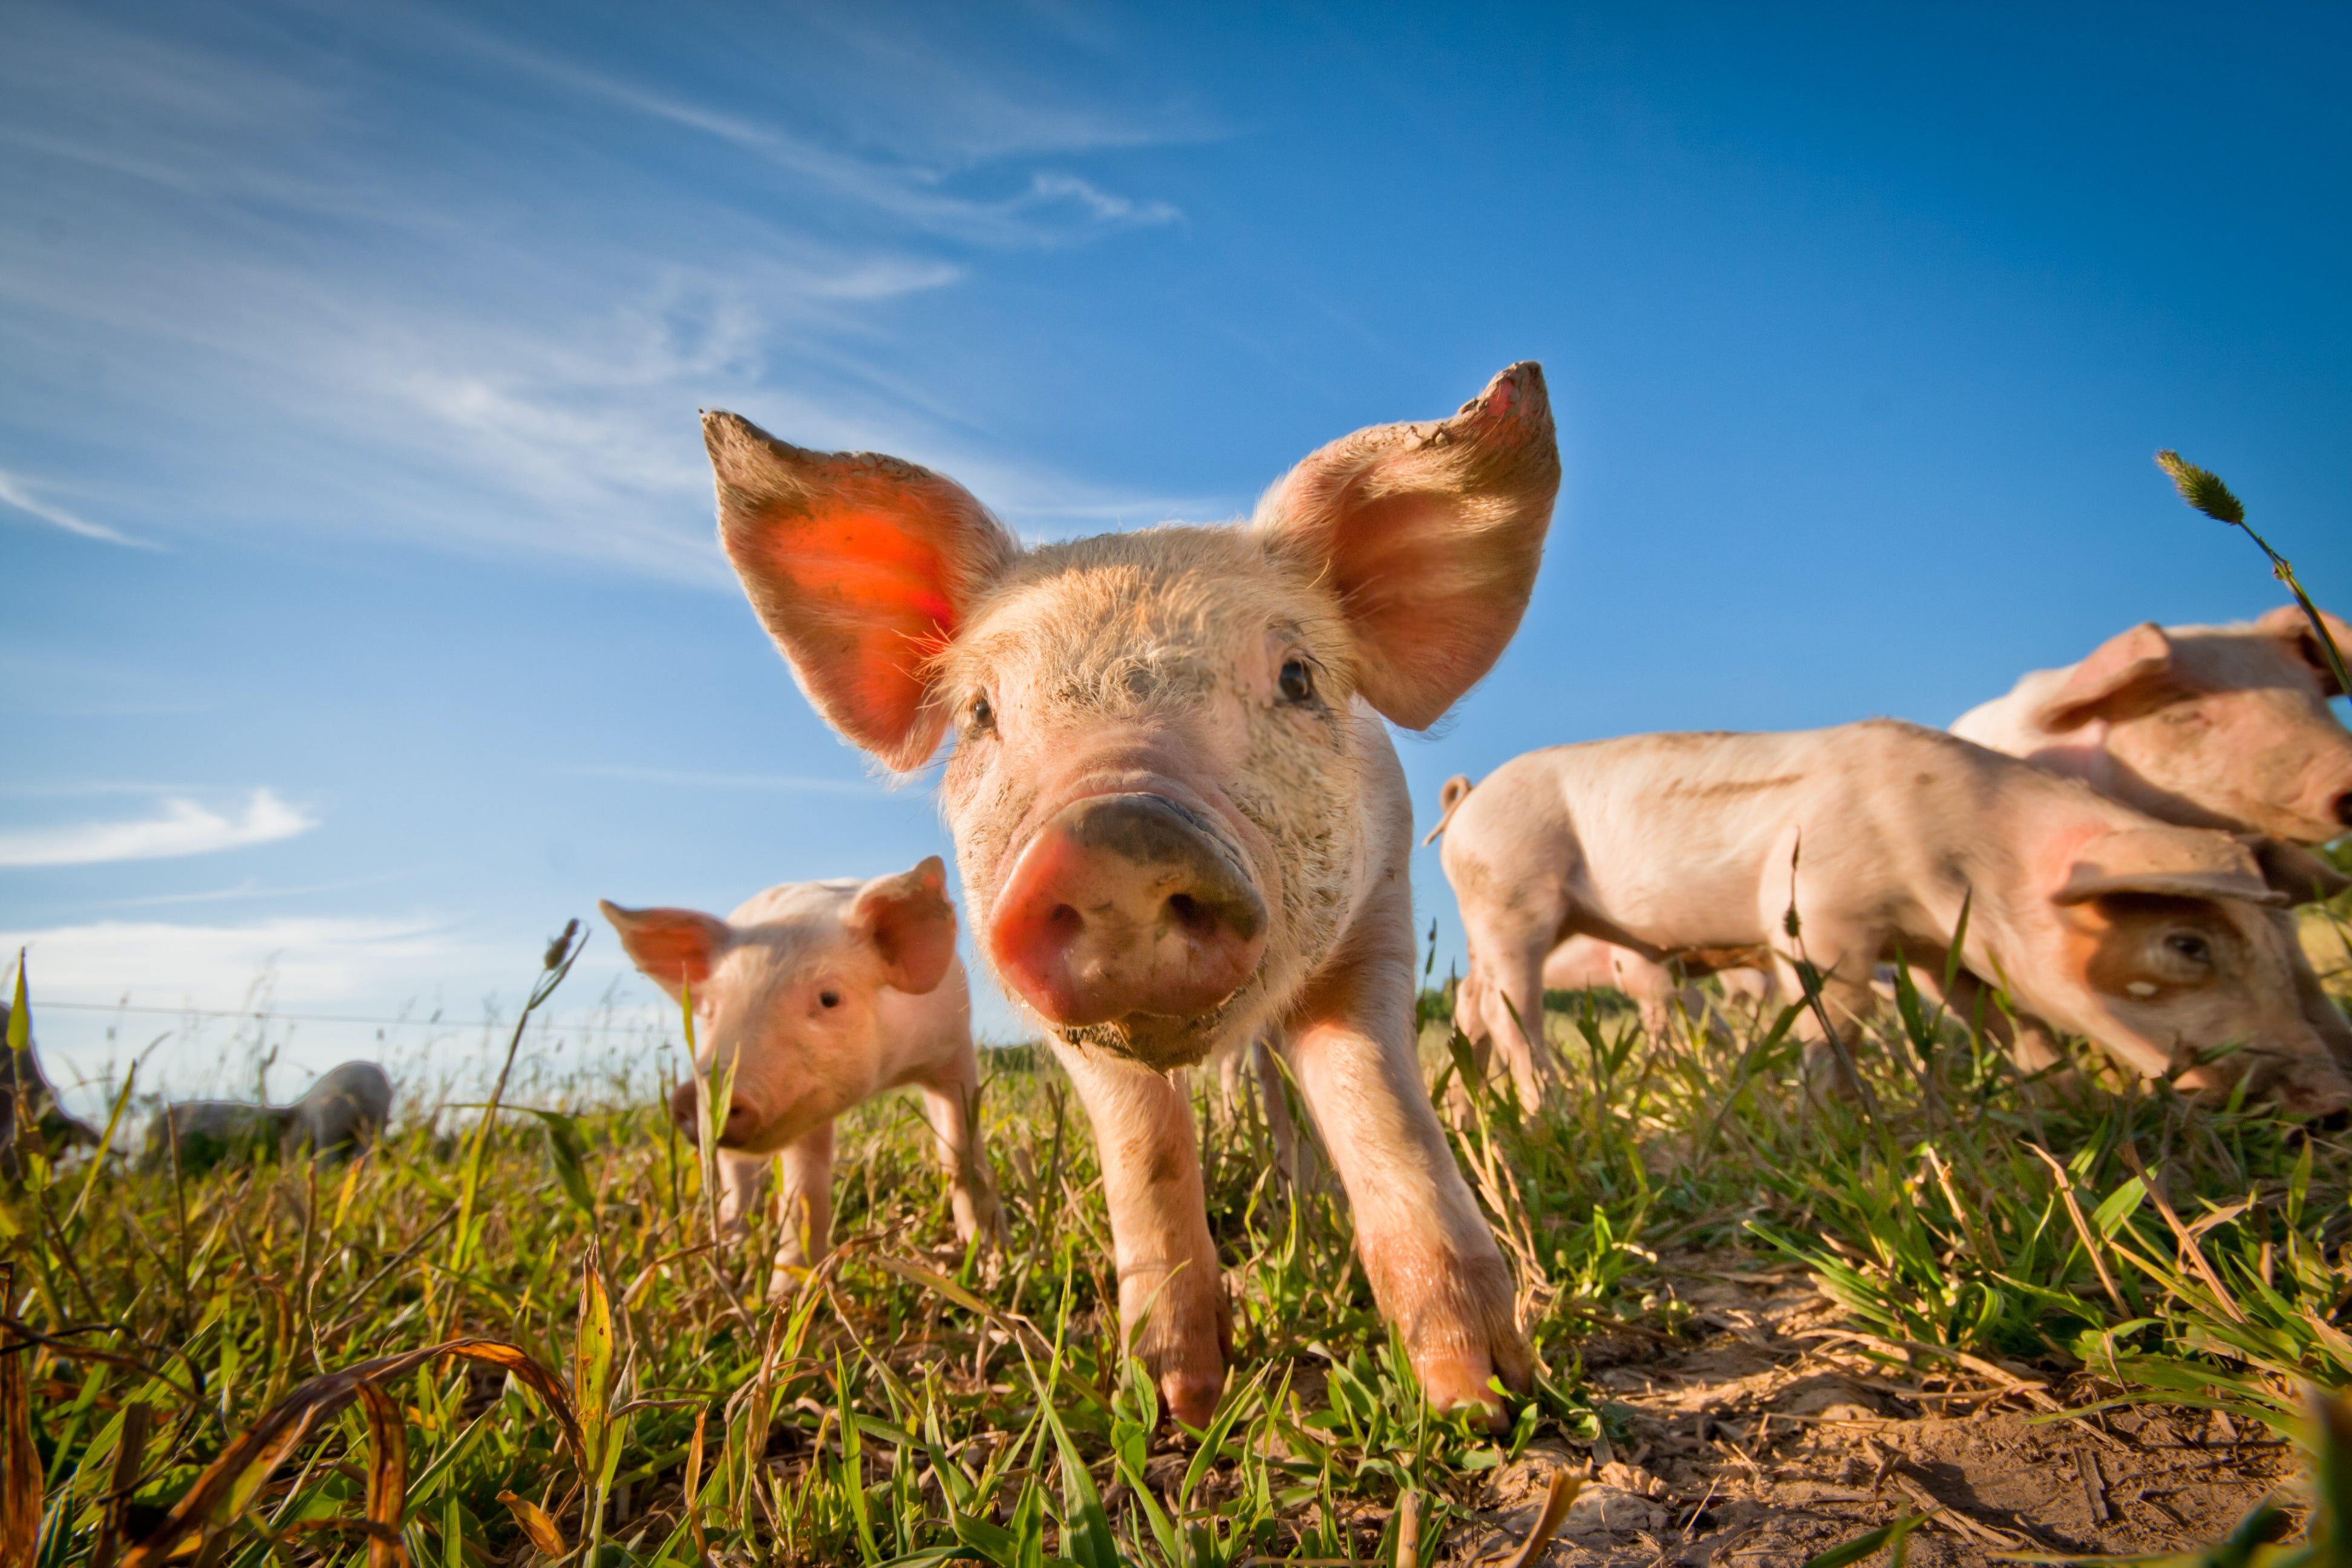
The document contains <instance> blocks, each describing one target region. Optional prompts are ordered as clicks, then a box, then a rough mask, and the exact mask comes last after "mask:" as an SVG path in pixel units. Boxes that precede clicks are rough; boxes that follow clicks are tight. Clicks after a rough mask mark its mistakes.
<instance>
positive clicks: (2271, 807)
mask: <svg viewBox="0 0 2352 1568" xmlns="http://www.w3.org/2000/svg"><path fill="white" fill-rule="evenodd" d="M2326 622H2327V628H2328V631H2329V632H2330V634H2331V635H2333V636H2334V637H2335V638H2336V646H2337V647H2339V648H2342V649H2346V650H2352V625H2347V623H2346V622H2344V621H2343V620H2341V619H2339V618H2337V617H2336V616H2326ZM2342 695H2343V693H2342V692H2341V691H2339V690H2337V689H2336V677H2335V676H2334V674H2333V673H2331V672H2330V671H2329V669H2328V668H2327V660H2326V656H2325V655H2324V654H2323V653H2322V652H2321V650H2320V647H2319V639H2318V638H2317V637H2315V635H2314V634H2313V632H2312V629H2311V623H2310V622H2309V621H2308V620H2307V619H2305V616H2304V613H2303V611H2302V610H2301V609H2299V608H2297V607H2296V606H2294V605H2285V606H2284V607H2282V608H2279V609H2275V610H2272V611H2270V612H2268V613H2267V614H2265V615H2264V616H2262V617H2261V618H2260V619H2259V620H2256V621H2255V622H2254V623H2253V624H2252V625H2251V626H2170V627H2167V626H2158V625H2156V624H2155V623H2154V622H2152V621H2150V622H2146V623H2143V624H2142V625H2140V626H2134V627H2132V628H2131V630H2129V631H2127V632H2123V633H2121V634H2119V635H2117V636H2116V637H2111V638H2109V639H2108V640H2107V641H2106V642H2105V643H2103V644H2102V645H2100V647H2098V649H2097V650H2096V651H2095V652H2094V653H2093V654H2092V655H2091V657H2090V658H2086V659H2084V661H2083V662H2082V663H2080V664H2076V665H2070V666H2068V667H2067V668H2063V669H2037V670H2035V671H2033V672H2032V674H2030V675H2028V676H2026V677H2025V678H2024V679H2021V680H2020V681H2019V682H2018V683H2017V686H2016V688H2015V689H2013V690H2011V692H2010V693H2009V695H2008V696H2006V697H2001V698H1998V699H1996V700H1993V701H1990V702H1988V703H1985V704H1984V705H1983V706H1981V707H1979V708H1974V709H1971V710H1969V712H1967V713H1965V714H1963V715H1961V717H1960V720H1959V721H1958V723H1956V724H1954V725H1953V726H1952V733H1953V734H1955V735H1958V736H1961V737H1963V738H1965V739H1967V740H1970V741H1974V742H1977V743H1978V744H1979V745H1980V746H1990V747H1991V748H1992V749H1993V750H1994V751H1996V752H2008V753H2009V754H2010V755H2011V756H2014V757H2023V758H2024V759H2025V760H2026V761H2027V762H2030V763H2033V764H2034V765H2035V766H2037V767H2042V768H2046V769H2048V770H2049V771H2050V772H2052V773H2063V774H2066V775H2067V776H2069V777H2072V778H2078V779H2081V780H2083V781H2084V783H2086V784H2089V785H2090V786H2091V787H2092V788H2093V789H2095V790H2097V791H2098V792H2099V793H2100V794H2101V795H2113V796H2114V797H2115V798H2116V799H2117V800H2120V801H2122V802H2123V803H2124V804H2125V805H2132V806H2137V807H2138V808H2139V809H2140V810H2142V811H2144V812H2146V813H2147V814H2148V815H2149V816H2153V817H2155V818H2157V819H2158V821H2162V822H2172V823H2178V824H2179V825H2180V826H2185V827H2220V828H2225V829H2230V830H2233V831H2238V832H2246V833H2263V834H2268V835H2270V836H2271V837H2274V838H2284V839H2287V840H2289V841H2290V842H2293V843H2297V844H2317V843H2321V842H2323V841H2325V840H2326V839H2330V838H2333V837H2336V835H2338V834H2340V833H2342V832H2343V831H2344V830H2345V829H2346V828H2347V827H2352V731H2346V729H2345V728H2344V725H2343V724H2342V723H2341V722H2340V721H2338V720H2337V719H2336V714H2335V711H2334V710H2332V709H2331V708H2329V706H2328V699H2330V698H2332V697H2340V696H2342ZM2280 890H2281V891H2282V892H2287V893H2291V894H2293V895H2294V896H2295V897H2297V898H2308V897H2309V896H2310V893H2311V889H2309V888H2308V887H2292V888H2282V889H2280Z"/></svg>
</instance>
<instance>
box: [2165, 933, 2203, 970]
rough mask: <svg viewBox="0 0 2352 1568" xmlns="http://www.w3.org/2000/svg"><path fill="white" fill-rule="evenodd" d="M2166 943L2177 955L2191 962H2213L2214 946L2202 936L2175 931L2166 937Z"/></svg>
mask: <svg viewBox="0 0 2352 1568" xmlns="http://www.w3.org/2000/svg"><path fill="white" fill-rule="evenodd" d="M2164 945H2165V946H2167V947H2168V948H2170V949H2171V950H2172V952H2174V954H2175V955H2177V956H2179V957H2181V958H2185V959H2187V960H2188V961H2189V963H2212V962H2213V949H2212V946H2211V944H2210V943H2209V942H2206V940H2205V939H2204V938H2203V937H2201V936H2192V935H2190V934H2189V932H2187V931H2174V932H2173V933H2172V934H2171V935H2170V936H2168V937H2166V938H2165V939H2164Z"/></svg>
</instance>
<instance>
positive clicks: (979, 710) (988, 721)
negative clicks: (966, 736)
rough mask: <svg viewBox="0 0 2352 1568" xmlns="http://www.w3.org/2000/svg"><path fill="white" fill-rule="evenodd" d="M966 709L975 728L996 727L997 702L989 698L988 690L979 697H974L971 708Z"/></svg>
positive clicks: (991, 728) (990, 728)
mask: <svg viewBox="0 0 2352 1568" xmlns="http://www.w3.org/2000/svg"><path fill="white" fill-rule="evenodd" d="M965 711H966V716H967V717H968V718H969V719H970V721H971V727H972V728H973V729H975V730H993V729H995V728H996V704H995V703H993V702H991V701H990V700H988V693H987V692H985V691H983V692H982V693H980V695H978V696H977V697H974V698H973V699H972V700H971V708H969V709H968V710H965Z"/></svg>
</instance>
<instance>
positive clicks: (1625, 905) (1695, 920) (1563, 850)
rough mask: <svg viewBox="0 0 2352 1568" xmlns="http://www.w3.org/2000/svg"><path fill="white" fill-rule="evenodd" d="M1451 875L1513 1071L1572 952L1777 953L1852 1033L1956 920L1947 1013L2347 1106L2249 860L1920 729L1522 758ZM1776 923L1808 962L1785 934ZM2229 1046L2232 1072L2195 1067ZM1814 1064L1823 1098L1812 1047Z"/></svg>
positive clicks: (1453, 856) (1890, 727) (1794, 990)
mask: <svg viewBox="0 0 2352 1568" xmlns="http://www.w3.org/2000/svg"><path fill="white" fill-rule="evenodd" d="M1800 848H1801V850H1802V855H1801V858H1800V855H1799V851H1800ZM1444 863H1445V870H1446V875H1447V877H1448V878H1449V879H1451V880H1452V881H1453V883H1454V892H1455V894H1456V896H1457V897H1458V898H1459V900H1461V905H1462V918H1463V923H1464V925H1465V927H1466V928H1467V930H1468V932H1469V937H1470V975H1469V978H1468V979H1467V980H1466V981H1465V983H1464V984H1463V988H1462V1002H1461V1009H1460V1010H1461V1012H1462V1014H1463V1016H1464V1024H1463V1027H1464V1031H1465V1033H1467V1034H1469V1035H1471V1036H1472V1037H1473V1038H1480V1037H1484V1038H1487V1039H1490V1040H1492V1041H1493V1042H1495V1043H1496V1045H1498V1046H1500V1047H1502V1048H1503V1049H1504V1051H1505V1053H1506V1054H1507V1056H1509V1057H1511V1058H1513V1066H1514V1070H1515V1071H1517V1070H1519V1067H1518V1058H1524V1057H1527V1056H1529V1055H1530V1054H1531V1053H1530V1051H1529V1048H1528V1044H1527V1042H1526V1041H1525V1040H1524V1039H1523V1038H1522V1037H1521V1036H1520V1035H1519V1033H1518V1030H1517V1027H1516V1026H1515V1024H1514V1021H1513V1019H1512V1016H1511V1014H1512V1011H1513V1009H1516V1010H1517V1016H1519V1017H1521V1018H1525V1019H1528V1020H1534V1019H1536V1018H1538V1017H1539V1016H1540V1015H1539V1014H1538V1012H1537V1011H1536V1009H1537V1008H1538V1006H1539V1005H1540V986H1541V973H1542V970H1543V965H1544V960H1545V956H1546V955H1547V954H1548V953H1549V952H1551V951H1552V950H1553V949H1554V948H1555V947H1557V946H1558V945H1559V943H1560V942H1562V941H1563V940H1565V939H1566V938H1568V937H1570V936H1572V935H1577V934H1584V935H1591V936H1596V937H1600V938H1601V939H1603V940H1604V941H1606V942H1612V943H1614V944H1616V945H1618V946H1620V947H1623V948H1627V949H1630V950H1632V951H1633V952H1636V953H1638V954H1641V955H1642V956H1643V957H1645V958H1648V959H1650V960H1651V961H1653V962H1654V963H1663V962H1664V960H1665V959H1667V958H1669V957H1671V956H1674V955H1675V954H1679V953H1684V952H1697V951H1705V950H1722V949H1730V948H1738V947H1758V948H1765V947H1769V949H1770V950H1771V952H1772V954H1773V963H1774V966H1775V968H1776V970H1777V971H1778V973H1779V977H1780V984H1781V985H1782V987H1783V990H1784V992H1785V993H1786V994H1789V995H1791V996H1794V995H1798V994H1801V991H1800V989H1799V986H1798V984H1797V980H1796V973H1795V970H1794V966H1793V963H1792V960H1794V959H1796V958H1798V957H1800V956H1802V957H1807V958H1810V960H1811V962H1812V963H1814V964H1816V965H1818V966H1819V967H1820V968H1821V969H1822V971H1823V972H1824V974H1825V978H1824V980H1823V982H1822V990H1823V994H1824V1000H1825V1001H1826V1003H1827V1005H1828V1011H1829V1013H1830V1015H1831V1016H1832V1019H1833V1020H1834V1021H1836V1022H1837V1024H1838V1026H1839V1027H1840V1029H1841V1031H1842V1032H1843V1030H1844V1028H1845V1026H1846V1024H1847V1023H1848V1021H1850V1020H1853V1019H1859V1018H1861V1017H1864V1016H1867V1015H1868V1013H1869V1012H1870V1010H1871V1008H1872V1007H1873V1005H1874V1001H1875V998H1874V995H1873V993H1872V989H1871V981H1872V978H1873V976H1874V972H1875V969H1876V966H1877V964H1878V963H1879V962H1880V961H1881V960H1882V959H1894V958H1896V957H1898V956H1900V957H1902V958H1905V959H1907V960H1908V961H1909V962H1911V963H1915V964H1917V965H1919V966H1921V967H1922V968H1923V969H1925V970H1929V971H1935V970H1940V968H1941V967H1942V964H1943V962H1944V958H1945V954H1946V952H1947V951H1948V949H1949V948H1950V946H1951V944H1952V942H1953V940H1954V935H1955V933H1956V931H1958V928H1959V921H1960V911H1961V909H1962V907H1963V904H1964V903H1965V905H1966V907H1967V909H1968V911H1969V913H1968V927H1967V934H1966V938H1965V942H1964V945H1963V947H1962V949H1961V952H1960V955H1959V983H1958V985H1957V986H1956V987H1955V991H1956V994H1953V995H1952V996H1950V997H1949V998H1948V999H1949V1001H1950V1002H1951V1004H1952V1005H1953V1006H1954V1007H1955V1009H1956V1010H1957V1011H1958V1013H1959V1014H1960V1015H1961V1016H1971V1015H1972V1014H1973V1013H1974V1011H1975V1008H1976V1004H1977V1001H1978V999H1979V994H1980V993H1979V987H1981V986H1982V985H1985V984H1997V985H2001V986H2004V987H2005V988H2006V989H2007V990H2008V992H2009V994H2010V996H2011V1000H2012V1001H2013V1002H2014V1003H2015V1005H2016V1006H2017V1008H2018V1009H2019V1011H2020V1012H2021V1013H2023V1014H2027V1015H2031V1016H2032V1017H2033V1018H2034V1019H2036V1020H2039V1021H2042V1022H2043V1023H2046V1024H2047V1025H2051V1026H2056V1027H2058V1028H2062V1029H2066V1030H2071V1031H2073V1032H2074V1033H2077V1034H2081V1035H2085V1036H2088V1037H2090V1038H2092V1039H2094V1040H2095V1041H2097V1042H2098V1043H2099V1044H2100V1045H2101V1046H2102V1047H2105V1049H2106V1050H2107V1051H2108V1053H2109V1054H2110V1055H2112V1056H2114V1057H2115V1058H2116V1059H2117V1060H2118V1061H2120V1062H2122V1063H2124V1064H2125V1065H2126V1067H2128V1068H2130V1069H2131V1070H2132V1071H2134V1072H2136V1073H2138V1074H2140V1075H2141V1076H2143V1077H2146V1078H2156V1077H2159V1076H2163V1075H2166V1074H2168V1073H2174V1072H2179V1074H2180V1076H2179V1082H2180V1083H2181V1084H2182V1085H2183V1087H2185V1088H2188V1089H2219V1088H2221V1087H2224V1086H2225V1085H2226V1083H2227V1082H2228V1081H2229V1080H2230V1079H2232V1078H2234V1077H2236V1076H2237V1074H2238V1072H2239V1071H2240V1070H2241V1068H2240V1066H2239V1064H2241V1063H2242V1070H2243V1072H2244V1073H2245V1075H2246V1078H2247V1087H2248V1089H2249V1090H2250V1091H2252V1092H2254V1093H2256V1094H2269V1095H2273V1096H2274V1097H2275V1098H2276V1099H2277V1100H2279V1101H2280V1103H2282V1104H2283V1105H2284V1106H2286V1107H2288V1108H2289V1109H2292V1110H2302V1111H2310V1112H2314V1113H2318V1112H2326V1111H2333V1110H2339V1109H2342V1108H2344V1107H2346V1106H2347V1105H2352V1085H2347V1082H2346V1081H2345V1079H2344V1078H2343V1076H2342V1075H2341V1073H2340V1072H2339V1071H2338V1070H2337V1068H2336V1064H2335V1062H2334V1060H2333V1058H2331V1057H2330V1056H2329V1054H2328V1051H2327V1047H2326V1044H2325V1042H2324V1041H2323V1040H2322V1039H2321V1037H2319V1035H2318V1033H2317V1032H2316V1031H2315V1030H2314V1029H2313V1027H2312V1026H2311V1025H2310V1024H2309V1022H2308V1021H2307V1020H2306V1019H2305V1017H2304V1016H2303V1014H2302V1012H2301V1011H2300V1010H2299V1008H2298V1005H2297V997H2296V992H2295V986H2294V975H2293V973H2292V971H2291V968H2290V953H2289V950H2288V944H2287V942H2286V940H2285V938H2284V934H2283V933H2282V931H2281V930H2280V928H2279V925H2278V922H2277V921H2275V920H2273V918H2272V907H2273V906H2274V905H2275V904H2277V903H2278V902H2279V895H2278V894H2276V893H2274V892H2273V891H2272V890H2271V889H2269V887H2268V886H2267V885H2266V884H2265V883H2264V882H2263V878H2262V872H2261V868H2260V866H2259V865H2258V863H2257V862H2256V860H2255V859H2254V857H2253V855H2252V852H2251V851H2249V850H2248V849H2247V847H2245V846H2244V845H2243V844H2242V843H2241V842H2239V840H2237V839H2235V838H2233V837H2230V836H2229V835H2227V834H2224V833H2219V832H2215V831H2212V830H2210V829H2200V828H2186V827H2176V826H2168V825H2166V824H2163V823H2159V822H2157V821H2156V820H2155V819H2153V818H2151V817H2148V816H2143V815H2142V814H2140V813H2138V812H2136V811H2133V810H2131V809H2130V808H2129V807H2127V806H2125V805H2120V804H2118V803H2116V802H2115V801H2112V800H2109V799H2107V798H2106V797H2105V796H2103V795H2098V794H2096V793H2095V792H2094V791H2092V790H2090V789H2088V788H2085V787H2084V785H2083V784H2080V783H2078V782H2075V781H2073V780H2067V779H2062V778H2057V777H2054V776H2053V775H2052V774H2049V773H2044V772H2042V771H2041V770H2039V769H2037V768H2033V767H2031V766H2028V765H2026V764H2025V763H2020V762H2018V761H2016V760H2015V759H2013V758H2011V757H2007V756H2003V755H2001V754H2000V753H1998V752H1990V751H1987V750H1985V749H1984V748H1982V747H1979V746H1975V745H1972V744H1969V742H1965V741H1959V740H1956V739H1954V738H1953V737H1951V736H1949V735H1945V734H1941V733H1939V732H1937V731H1932V730H1923V729H1920V728H1918V727H1916V726H1915V725H1911V724H1904V723H1898V722H1895V721H1889V720H1873V721H1868V722H1865V723H1860V724H1848V725H1844V726H1842V727H1840V728H1837V729H1832V730H1815V731H1803V732H1800V733H1795V734H1778V735H1727V734H1703V735H1638V736H1633V737H1629V738H1627V739H1624V740H1617V741H1599V742H1590V743H1587V744H1584V745H1575V746H1555V747H1552V748H1550V749H1549V750H1546V751H1540V752H1528V753H1527V754H1526V755H1524V756H1520V757H1517V758H1514V759H1513V760H1512V761H1510V762H1508V763H1505V764H1504V765H1503V766H1502V767H1500V768H1498V769H1496V771H1495V773H1493V774H1491V775H1490V776H1489V777H1488V778H1487V779H1486V781H1485V782H1484V783H1483V784H1479V785H1478V786H1477V788H1476V789H1475V790H1474V791H1471V792H1470V793H1469V794H1468V795H1467V798H1465V799H1463V800H1461V801H1460V803H1459V805H1457V807H1456V809H1455V810H1454V815H1453V819H1452V821H1451V823H1450V824H1449V825H1448V828H1447V832H1446V835H1445V847H1444ZM1792 905H1793V907H1794V908H1795V910H1797V912H1798V915H1799V916H1800V918H1801V942H1802V944H1803V945H1802V950H1801V952H1800V950H1799V949H1798V946H1797V944H1796V942H1792V941H1791V939H1790V937H1789V936H1788V935H1787V934H1786V932H1785V931H1784V929H1783V926H1782V919H1783V915H1784V912H1785V911H1787V910H1789V909H1790V907H1791V906H1792ZM2232 1044H2242V1046H2243V1047H2244V1049H2243V1051H2242V1055H2241V1056H2239V1057H2236V1058H2229V1059H2228V1060H2225V1061H2223V1062H2221V1063H2216V1064H2210V1065H2197V1066H2191V1065H2190V1062H2191V1058H2192V1057H2193V1056H2194V1054H2195V1053H2196V1052H2199V1051H2202V1050H2211V1049H2213V1048H2215V1047H2222V1046H2227V1045H2232ZM1808 1057H1809V1062H1808V1066H1809V1069H1810V1070H1809V1074H1808V1076H1809V1078H1811V1079H1813V1080H1814V1081H1815V1082H1816V1083H1819V1082H1821V1081H1822V1075H1823V1073H1824V1072H1825V1070H1826V1069H1828V1068H1829V1067H1830V1064H1831V1062H1832V1060H1833V1058H1832V1056H1831V1054H1830V1053H1829V1052H1828V1051H1827V1049H1826V1042H1822V1043H1821V1045H1820V1046H1818V1047H1816V1048H1815V1049H1812V1050H1810V1051H1809V1052H1808ZM2023 1065H2025V1066H2026V1067H2028V1068H2040V1067H2042V1066H2046V1065H2049V1064H2048V1063H2047V1062H2046V1061H2043V1060H2038V1059H2029V1060H2027V1061H2026V1062H2025V1063H2024V1064H2023ZM2184 1068H2185V1069H2186V1070H2185V1071H2184V1070H2182V1069H2184Z"/></svg>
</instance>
